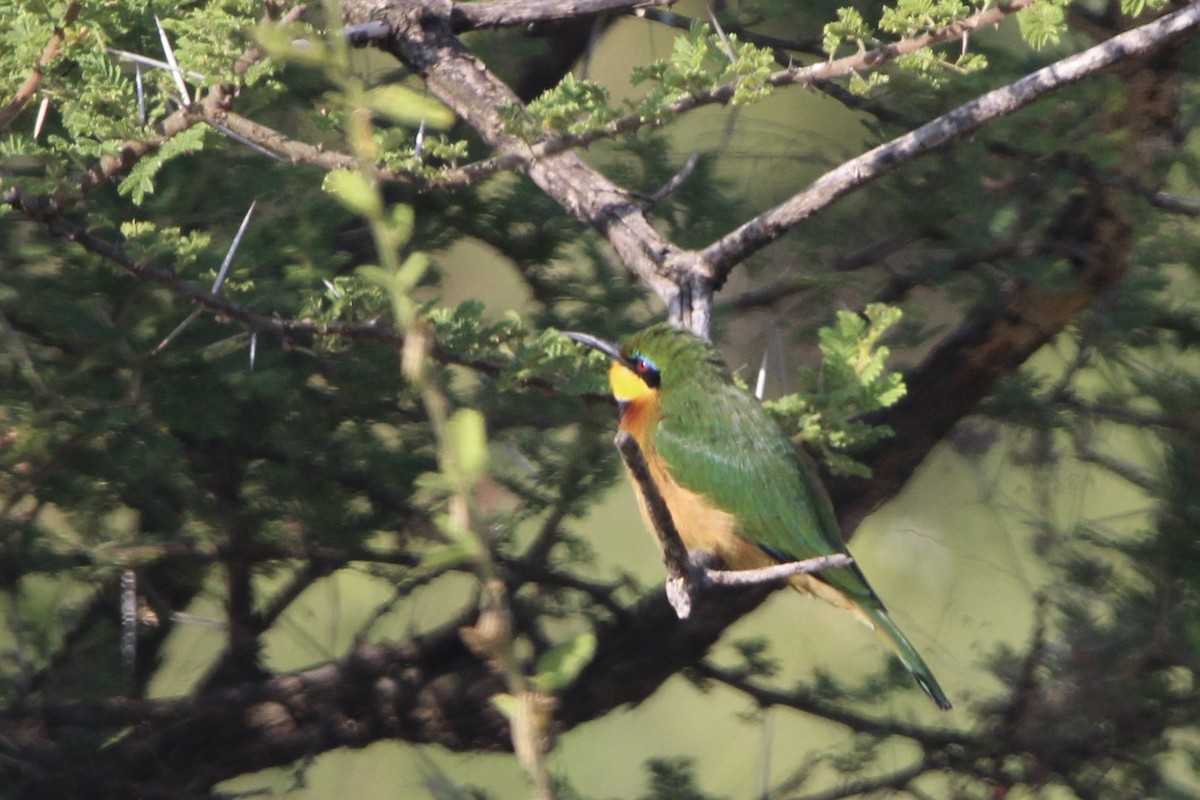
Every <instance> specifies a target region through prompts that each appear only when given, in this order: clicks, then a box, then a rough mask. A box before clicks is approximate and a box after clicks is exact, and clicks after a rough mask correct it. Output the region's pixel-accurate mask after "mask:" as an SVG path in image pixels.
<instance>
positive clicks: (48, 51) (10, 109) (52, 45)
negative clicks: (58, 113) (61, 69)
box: [0, 0, 79, 130]
mask: <svg viewBox="0 0 1200 800" xmlns="http://www.w3.org/2000/svg"><path fill="white" fill-rule="evenodd" d="M78 16H79V3H78V2H77V0H72V2H71V3H69V4H68V5H67V8H66V10H65V11H64V12H63V16H62V21H61V22H60V23H58V24H57V25H55V26H54V33H53V34H51V36H50V41H48V42H46V47H45V48H44V49H43V50H42V55H41V57H40V58H38V62H37V66H36V67H34V68H33V71H32V72H30V73H29V77H27V78H26V79H25V82H24V83H22V84H21V85H20V86H19V87H17V91H16V93H15V94H14V95H13V98H12V100H9V101H8V104H7V105H5V106H4V107H3V108H0V130H4V129H5V128H7V127H8V126H9V125H11V124H12V121H13V120H14V119H16V118H17V115H18V114H20V113H21V111H22V109H24V108H25V106H26V105H27V104H28V103H29V101H30V100H31V99H33V96H34V95H35V94H37V90H38V87H40V86H41V85H42V75H44V74H45V69H46V67H48V66H50V62H52V61H53V60H54V59H55V58H57V57H58V50H59V48H60V47H62V43H63V40H64V39H65V38H66V36H67V34H66V31H64V30H63V29H64V28H67V27H69V26H70V25H72V24H73V23H74V22H75V18H76V17H78Z"/></svg>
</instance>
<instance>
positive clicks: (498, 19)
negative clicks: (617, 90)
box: [450, 0, 675, 33]
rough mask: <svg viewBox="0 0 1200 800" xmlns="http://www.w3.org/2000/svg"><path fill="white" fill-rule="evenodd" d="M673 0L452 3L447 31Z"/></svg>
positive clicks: (615, 10)
mask: <svg viewBox="0 0 1200 800" xmlns="http://www.w3.org/2000/svg"><path fill="white" fill-rule="evenodd" d="M674 2H675V0H570V2H563V0H499V1H498V2H479V3H455V4H454V5H453V6H452V7H451V9H450V28H451V30H452V31H454V32H455V33H464V32H466V31H472V30H478V29H480V28H511V27H519V26H522V25H533V24H536V23H539V22H555V21H559V20H567V19H579V18H580V17H592V16H595V15H597V14H618V13H622V12H629V11H634V10H635V9H641V8H645V7H647V6H656V5H662V6H666V5H671V4H672V3H674Z"/></svg>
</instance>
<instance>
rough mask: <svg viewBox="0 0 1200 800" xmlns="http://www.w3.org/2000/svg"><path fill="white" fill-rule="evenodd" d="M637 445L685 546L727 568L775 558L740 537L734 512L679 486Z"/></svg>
mask: <svg viewBox="0 0 1200 800" xmlns="http://www.w3.org/2000/svg"><path fill="white" fill-rule="evenodd" d="M626 413H628V412H626ZM622 427H624V425H622ZM639 444H642V450H643V454H644V455H645V457H646V464H647V466H649V468H650V477H651V480H652V481H653V482H654V485H655V487H656V488H657V489H658V492H659V494H661V495H662V498H663V501H664V502H665V503H666V504H667V510H668V511H670V512H671V520H672V521H673V522H674V523H675V529H676V530H677V531H678V532H679V538H680V539H682V540H683V545H684V547H686V548H687V549H688V550H707V551H708V552H710V553H716V554H717V556H719V557H720V558H721V561H722V562H724V565H725V568H726V569H753V568H755V567H765V566H768V565H770V564H773V563H775V561H774V559H772V558H771V557H770V556H768V555H767V554H766V553H764V552H763V551H762V550H760V549H759V548H758V547H756V546H754V545H753V544H751V543H750V542H749V541H747V540H746V539H745V538H743V537H742V535H741V533H740V531H739V530H738V523H737V518H736V517H734V515H733V514H730V513H729V512H728V511H724V510H723V509H720V508H717V507H716V506H715V505H713V503H712V501H711V500H709V499H708V498H707V497H705V496H704V495H701V494H697V493H696V492H692V491H690V490H688V489H685V488H684V487H682V486H680V485H679V484H678V483H676V481H675V479H674V478H673V477H672V476H671V473H670V471H669V470H668V468H667V466H666V464H664V463H663V460H662V459H661V458H660V457H659V456H658V455H657V454H656V453H654V451H653V450H652V449H649V448H647V447H646V446H645V445H644V444H643V442H642V441H641V440H639ZM631 482H632V483H633V487H634V491H635V493H636V494H637V498H638V505H639V506H640V507H641V510H642V519H643V520H645V523H646V527H647V528H650V529H651V530H653V526H654V522H653V518H652V517H651V516H650V512H649V510H648V509H647V508H646V498H645V496H644V495H643V494H642V489H641V487H640V486H639V485H638V483H637V481H635V480H632V479H631Z"/></svg>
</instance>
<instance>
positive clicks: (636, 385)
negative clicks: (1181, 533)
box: [566, 324, 950, 708]
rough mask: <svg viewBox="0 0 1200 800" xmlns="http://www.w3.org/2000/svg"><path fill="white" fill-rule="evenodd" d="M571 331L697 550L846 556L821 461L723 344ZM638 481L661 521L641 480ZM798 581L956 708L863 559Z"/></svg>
mask: <svg viewBox="0 0 1200 800" xmlns="http://www.w3.org/2000/svg"><path fill="white" fill-rule="evenodd" d="M566 335H567V336H569V337H570V338H572V339H574V340H575V341H577V342H580V343H582V344H585V345H587V346H589V347H592V348H595V349H596V350H599V351H600V352H602V353H604V354H605V355H607V356H609V357H610V358H611V359H612V361H613V363H612V368H611V369H610V371H609V382H610V383H611V385H612V392H613V396H614V397H615V398H616V400H617V403H618V405H619V406H620V409H621V423H620V429H621V430H622V431H625V432H627V433H628V434H629V435H631V436H632V437H633V438H634V440H635V441H636V442H637V443H638V446H639V447H640V448H641V450H642V454H643V455H644V457H645V460H646V463H647V466H648V467H649V471H650V477H651V480H652V481H653V483H654V486H655V487H656V488H657V489H658V492H659V494H660V495H662V498H663V500H664V501H665V502H666V506H667V509H668V510H669V511H670V514H671V518H672V521H673V522H674V523H675V527H676V529H677V530H678V532H679V536H680V538H681V539H682V540H683V543H684V546H686V547H687V548H688V550H707V551H710V552H713V553H715V554H716V555H717V556H719V557H720V558H721V560H722V562H723V563H724V566H725V568H726V569H755V568H757V567H765V566H769V565H771V564H778V563H784V562H789V561H801V560H804V559H807V558H812V557H814V556H822V555H829V554H832V553H845V552H846V546H845V543H844V542H843V541H842V537H841V535H840V533H839V531H838V525H837V520H836V518H835V517H834V512H833V505H832V504H831V502H830V500H829V496H828V495H827V494H826V493H825V489H824V487H823V486H822V485H821V482H820V480H819V478H818V477H817V474H816V470H815V467H814V466H813V464H812V462H811V461H810V460H809V459H808V457H807V455H805V454H804V453H803V452H802V451H800V449H799V448H798V447H796V446H795V445H793V444H792V442H791V440H790V439H788V437H787V436H786V435H785V434H784V432H783V429H782V428H780V427H779V425H777V424H776V422H775V420H774V419H773V418H772V417H771V416H770V414H769V413H768V412H767V411H766V410H765V409H764V408H763V407H762V405H761V404H760V403H759V402H758V401H757V400H755V399H754V398H753V397H752V396H750V395H749V394H747V393H746V392H745V391H743V390H742V389H741V388H740V387H738V386H737V384H735V383H734V381H733V377H732V376H731V375H730V373H729V370H728V368H727V367H726V366H725V363H724V362H723V361H722V359H721V356H720V354H719V353H718V352H717V350H716V349H715V348H714V347H713V346H712V345H711V344H709V343H708V342H706V341H705V340H703V339H701V338H699V337H698V336H695V335H693V334H691V333H689V332H687V331H684V330H681V329H679V328H675V327H672V326H670V325H666V324H659V325H653V326H651V327H649V328H646V329H645V330H643V331H641V332H639V333H635V334H633V335H632V336H630V337H629V338H628V339H626V340H625V341H624V342H623V343H622V344H621V346H619V347H618V346H617V345H615V344H612V343H611V342H606V341H604V340H603V339H597V338H596V337H594V336H590V335H588V334H583V333H567V334H566ZM633 484H634V490H635V492H636V493H637V495H638V501H639V504H640V505H641V507H642V513H643V517H645V518H646V524H647V525H652V524H653V523H652V522H651V519H650V517H649V515H648V514H647V510H646V500H645V498H644V497H643V496H642V491H641V487H640V486H639V485H638V482H637V481H633ZM790 581H791V583H792V585H793V586H795V587H796V588H797V589H800V590H801V591H805V592H808V593H810V594H813V595H816V596H817V597H819V598H821V599H822V600H825V601H827V602H829V603H832V604H833V605H835V606H837V607H839V608H844V609H847V610H849V611H851V612H853V613H854V614H855V615H856V616H857V617H858V618H859V619H861V620H862V621H863V622H865V623H866V624H867V625H869V626H870V627H871V628H873V629H875V630H876V631H877V632H878V633H879V634H880V635H881V636H882V637H883V639H884V641H885V642H886V643H887V644H888V645H889V646H890V648H891V649H892V650H893V652H895V654H896V655H897V656H898V657H899V658H900V661H901V662H902V663H903V664H904V666H905V667H906V668H907V669H908V671H909V672H911V673H912V674H913V677H914V678H916V680H917V683H919V684H920V685H921V688H922V689H924V690H925V693H926V694H928V695H929V696H930V697H931V698H933V701H934V702H935V703H937V704H938V706H939V707H941V708H950V701H949V700H948V699H947V698H946V694H945V692H943V691H942V687H941V686H939V685H938V682H937V679H936V678H934V677H933V673H932V672H930V670H929V667H928V666H926V665H925V662H924V660H922V658H921V656H920V655H918V654H917V651H916V649H915V648H914V647H913V646H912V643H911V642H909V641H908V639H907V638H906V637H905V635H904V634H903V633H901V632H900V629H899V628H898V627H896V623H894V622H892V620H891V618H890V617H889V616H888V614H887V610H886V609H885V608H884V605H883V602H882V601H881V600H880V599H879V596H878V595H876V594H875V591H874V590H873V589H872V588H871V586H870V584H868V583H867V579H866V577H865V576H864V575H863V573H862V570H861V569H860V568H859V566H858V564H857V562H855V563H853V564H851V565H850V566H848V567H843V568H839V569H830V570H825V571H823V572H820V573H817V574H813V575H798V576H795V577H793V578H791V579H790Z"/></svg>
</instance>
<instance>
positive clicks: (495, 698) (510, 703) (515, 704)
mask: <svg viewBox="0 0 1200 800" xmlns="http://www.w3.org/2000/svg"><path fill="white" fill-rule="evenodd" d="M492 705H494V706H495V707H496V710H497V711H499V712H500V713H501V714H503V715H504V718H505V719H506V720H508V721H509V722H512V721H513V720H514V719H516V718H517V713H518V712H519V711H520V709H521V701H520V700H518V699H517V698H515V697H513V696H512V695H511V694H508V693H507V692H501V693H500V694H494V695H492Z"/></svg>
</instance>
